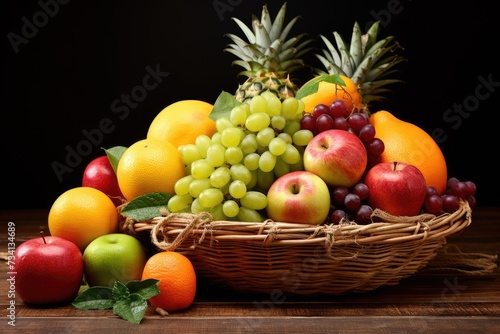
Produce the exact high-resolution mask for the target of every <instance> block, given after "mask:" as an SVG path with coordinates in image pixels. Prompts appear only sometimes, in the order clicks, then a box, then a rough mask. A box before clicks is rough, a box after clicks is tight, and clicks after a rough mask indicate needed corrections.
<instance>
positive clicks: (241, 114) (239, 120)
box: [229, 105, 247, 126]
mask: <svg viewBox="0 0 500 334" xmlns="http://www.w3.org/2000/svg"><path fill="white" fill-rule="evenodd" d="M229 119H230V120H231V123H233V124H234V125H237V126H243V125H244V124H245V120H246V119H247V110H246V109H245V108H244V107H243V105H239V106H236V107H234V108H233V109H231V113H230V114H229Z"/></svg>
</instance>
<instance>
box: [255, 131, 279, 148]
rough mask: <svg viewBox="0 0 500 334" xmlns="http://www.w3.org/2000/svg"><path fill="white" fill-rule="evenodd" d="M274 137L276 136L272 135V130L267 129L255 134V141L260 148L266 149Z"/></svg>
mask: <svg viewBox="0 0 500 334" xmlns="http://www.w3.org/2000/svg"><path fill="white" fill-rule="evenodd" d="M275 136H276V134H275V133H274V130H273V129H272V128H269V127H267V128H264V129H262V130H260V131H259V132H258V133H257V135H256V140H257V143H258V144H259V145H260V146H263V147H267V146H269V143H270V142H271V139H273V138H274V137H275Z"/></svg>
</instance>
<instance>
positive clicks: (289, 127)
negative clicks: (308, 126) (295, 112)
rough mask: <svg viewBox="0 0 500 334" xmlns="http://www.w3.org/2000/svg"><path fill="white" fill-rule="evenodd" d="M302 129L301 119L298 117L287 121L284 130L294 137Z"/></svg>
mask: <svg viewBox="0 0 500 334" xmlns="http://www.w3.org/2000/svg"><path fill="white" fill-rule="evenodd" d="M299 130H300V120H298V119H289V120H288V121H287V122H286V125H285V127H284V128H283V132H285V133H288V134H289V135H290V136H292V138H293V134H294V133H295V132H297V131H299Z"/></svg>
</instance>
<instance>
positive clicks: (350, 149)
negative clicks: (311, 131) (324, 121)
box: [303, 129, 368, 188]
mask: <svg viewBox="0 0 500 334" xmlns="http://www.w3.org/2000/svg"><path fill="white" fill-rule="evenodd" d="M303 160H304V169H305V170H306V171H309V172H312V173H314V174H316V175H318V176H319V177H321V178H322V179H323V180H324V181H325V182H326V183H327V184H328V185H329V186H332V187H340V186H343V187H347V188H350V187H352V186H354V185H355V184H356V183H358V182H359V181H360V180H361V178H362V177H363V174H364V172H365V169H366V165H367V162H368V156H367V153H366V149H365V146H364V144H363V142H362V141H361V139H359V138H358V136H356V135H355V134H353V133H351V132H348V131H344V130H337V129H333V130H327V131H323V132H321V133H319V134H317V135H316V136H315V137H314V138H313V139H311V141H310V142H309V144H308V145H307V147H306V149H305V151H304V156H303Z"/></svg>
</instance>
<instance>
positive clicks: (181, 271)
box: [142, 251, 196, 312]
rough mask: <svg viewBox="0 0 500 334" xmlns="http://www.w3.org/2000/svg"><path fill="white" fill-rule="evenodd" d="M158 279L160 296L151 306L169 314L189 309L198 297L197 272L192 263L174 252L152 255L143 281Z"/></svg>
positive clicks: (152, 298) (145, 268)
mask: <svg viewBox="0 0 500 334" xmlns="http://www.w3.org/2000/svg"><path fill="white" fill-rule="evenodd" d="M145 279H157V280H159V281H160V282H159V283H158V289H159V290H160V294H159V295H156V296H154V297H151V298H150V299H149V301H150V302H151V305H153V306H155V307H159V308H162V309H164V310H165V311H167V312H173V311H180V310H184V309H186V308H188V307H189V306H191V304H192V303H193V301H194V297H195V295H196V272H195V270H194V267H193V264H192V263H191V261H190V260H189V259H188V258H187V257H186V256H185V255H182V254H180V253H176V252H173V251H166V252H160V253H156V254H154V255H152V256H151V257H150V258H149V259H148V261H147V262H146V265H145V266H144V270H143V272H142V280H145Z"/></svg>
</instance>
